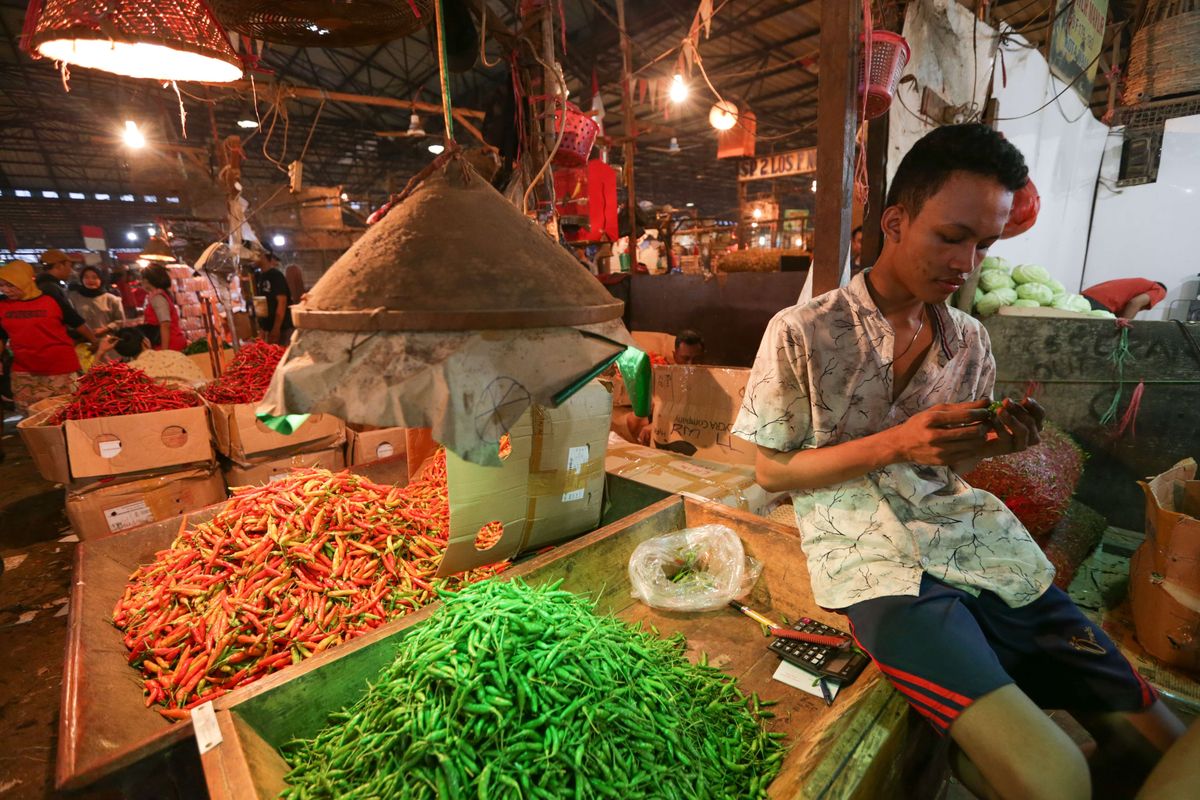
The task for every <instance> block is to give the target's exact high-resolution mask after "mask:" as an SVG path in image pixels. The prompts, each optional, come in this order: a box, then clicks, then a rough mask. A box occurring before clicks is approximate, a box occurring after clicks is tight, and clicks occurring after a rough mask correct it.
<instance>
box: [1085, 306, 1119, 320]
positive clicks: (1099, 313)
mask: <svg viewBox="0 0 1200 800" xmlns="http://www.w3.org/2000/svg"><path fill="white" fill-rule="evenodd" d="M1087 313H1088V316H1090V317H1101V318H1102V319H1116V318H1117V315H1116V314H1114V313H1113V312H1111V311H1109V310H1108V309H1107V308H1093V309H1092V310H1091V311H1089V312H1087Z"/></svg>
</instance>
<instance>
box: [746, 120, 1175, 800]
mask: <svg viewBox="0 0 1200 800" xmlns="http://www.w3.org/2000/svg"><path fill="white" fill-rule="evenodd" d="M1027 179H1028V170H1027V168H1026V166H1025V162H1024V159H1023V158H1022V156H1021V154H1020V152H1019V151H1018V150H1017V149H1016V148H1015V147H1013V146H1012V145H1010V144H1008V143H1007V142H1005V141H1004V139H1003V138H1002V137H1001V136H1000V135H999V134H997V133H996V132H994V131H992V130H991V129H990V128H988V127H987V126H984V125H958V126H950V127H945V128H940V129H938V130H935V131H934V132H932V133H930V134H929V135H927V136H926V137H925V138H923V139H922V140H921V141H920V142H918V143H917V144H916V145H915V146H914V147H913V149H912V151H911V152H910V153H909V154H908V155H907V156H906V157H905V158H904V160H903V162H902V163H901V165H900V167H899V169H898V170H897V172H896V176H895V178H894V179H893V182H892V186H891V188H890V191H889V194H888V198H887V208H886V209H885V210H884V212H883V216H882V221H881V225H882V228H883V233H884V246H883V252H882V253H881V254H880V256H879V259H878V261H876V263H875V267H874V268H873V269H871V270H868V271H867V272H864V273H861V274H859V275H856V276H855V277H854V278H853V279H852V280H851V282H850V284H849V285H848V286H846V287H844V288H842V289H839V290H837V291H833V292H829V293H827V294H824V295H822V296H820V297H817V298H815V299H814V300H812V301H811V302H809V303H807V304H804V305H799V306H794V307H792V308H788V309H785V310H783V311H781V312H780V313H779V314H777V315H776V316H775V318H774V319H773V320H772V321H771V323H770V325H769V326H768V328H767V331H766V334H765V336H764V337H763V341H762V345H761V347H760V348H759V352H758V357H757V359H756V360H755V363H754V369H753V371H752V372H751V375H750V379H749V382H748V384H747V387H746V396H745V400H744V402H743V405H742V410H741V413H740V415H739V417H738V420H737V424H736V425H735V427H734V433H735V434H736V435H738V436H741V437H742V438H744V439H747V440H749V441H751V442H754V443H755V444H757V445H758V446H759V454H758V459H757V474H758V482H759V483H760V484H762V485H763V486H764V487H765V488H767V489H768V490H770V491H788V490H790V491H791V492H792V493H793V495H792V496H793V501H794V503H795V509H796V519H797V524H798V525H799V528H800V532H801V539H802V547H803V550H804V554H805V557H806V558H807V561H808V567H809V573H810V576H811V581H812V587H813V594H814V597H815V598H816V600H817V602H818V603H820V604H821V605H822V606H824V607H826V608H832V609H838V610H840V611H842V612H843V613H844V614H846V616H847V617H849V619H850V623H851V627H852V629H853V631H854V633H855V637H856V638H857V640H858V642H859V644H860V645H861V646H862V647H863V649H864V650H866V651H867V652H868V653H869V654H870V655H871V657H872V659H873V660H874V661H875V663H876V664H877V665H878V666H879V668H880V669H881V670H882V671H883V673H884V675H885V676H886V677H887V678H888V679H889V680H890V681H891V682H892V684H893V685H894V686H895V687H896V688H897V689H898V690H899V691H900V692H902V693H903V694H904V695H905V697H906V698H907V699H908V700H909V702H910V704H911V705H912V707H913V708H914V709H916V710H917V711H918V712H919V713H921V714H922V715H923V716H925V717H926V718H927V719H928V720H929V721H930V723H931V724H932V725H933V726H934V728H935V729H936V730H938V732H939V733H948V734H949V735H950V736H951V738H952V739H953V740H954V742H955V743H956V744H957V745H958V747H959V748H960V750H961V753H963V754H965V756H966V759H962V758H960V759H959V760H960V762H961V763H960V765H959V766H960V774H961V775H962V777H963V779H964V781H965V782H967V783H968V784H969V785H971V786H972V787H973V788H975V789H976V790H977V791H978V792H979V793H981V794H983V795H985V796H998V797H1014V798H1017V797H1019V798H1034V797H1048V798H1051V797H1052V798H1075V797H1079V798H1086V797H1090V780H1091V778H1090V777H1089V773H1088V765H1087V763H1086V762H1085V760H1084V757H1083V755H1082V753H1081V752H1080V750H1079V749H1078V748H1077V747H1076V746H1075V745H1074V744H1073V743H1072V742H1071V740H1070V739H1069V738H1068V737H1067V735H1066V734H1065V733H1063V732H1062V730H1061V729H1060V728H1058V726H1057V725H1055V724H1054V723H1053V722H1052V721H1051V720H1050V719H1049V718H1048V717H1047V716H1046V715H1045V714H1044V713H1043V712H1042V711H1041V709H1040V708H1039V706H1040V707H1042V708H1066V709H1068V710H1071V711H1072V712H1074V713H1075V715H1076V717H1077V718H1079V720H1080V721H1081V722H1082V723H1083V724H1084V725H1085V726H1087V727H1088V728H1089V730H1090V731H1092V733H1093V735H1094V736H1095V737H1096V739H1097V742H1098V743H1099V745H1100V748H1101V752H1100V754H1099V756H1098V757H1097V758H1096V759H1095V762H1096V765H1103V766H1106V767H1108V768H1111V769H1112V770H1113V771H1114V773H1115V774H1117V775H1119V776H1120V777H1121V778H1122V779H1125V780H1131V781H1132V782H1133V785H1134V786H1136V785H1137V781H1140V779H1141V778H1142V777H1144V775H1145V774H1146V772H1147V771H1148V770H1149V768H1150V767H1151V766H1152V765H1153V763H1154V762H1155V760H1156V759H1157V756H1158V754H1159V753H1160V752H1161V751H1162V750H1164V749H1166V747H1167V746H1169V744H1170V743H1171V742H1172V741H1173V740H1174V739H1175V738H1176V737H1177V736H1178V735H1179V734H1180V732H1181V726H1180V724H1179V722H1178V720H1176V719H1175V718H1174V717H1173V716H1172V715H1171V714H1170V712H1169V711H1167V710H1166V709H1165V707H1164V706H1163V704H1162V703H1161V701H1159V700H1158V699H1157V697H1156V696H1155V693H1154V691H1153V690H1152V689H1151V688H1150V687H1149V686H1148V685H1147V684H1146V683H1145V682H1144V681H1143V680H1142V679H1141V678H1140V677H1139V676H1138V675H1137V673H1136V671H1134V669H1133V668H1132V667H1131V666H1130V664H1129V662H1128V661H1126V660H1125V658H1124V657H1123V656H1122V655H1121V654H1120V652H1119V651H1118V649H1117V647H1116V645H1114V644H1113V642H1112V641H1111V640H1110V639H1109V638H1108V637H1107V636H1106V635H1105V633H1104V631H1103V630H1101V629H1100V628H1099V627H1098V626H1097V625H1095V624H1093V623H1092V622H1090V621H1089V620H1088V619H1087V618H1086V617H1085V616H1084V615H1083V614H1082V613H1081V612H1080V611H1079V609H1078V608H1076V607H1075V605H1074V604H1073V603H1072V602H1071V600H1070V599H1069V598H1068V597H1067V596H1066V594H1065V593H1064V592H1062V591H1061V590H1059V589H1057V588H1056V587H1054V586H1053V579H1054V568H1053V567H1052V566H1051V565H1050V563H1049V561H1048V560H1047V559H1046V557H1045V555H1043V553H1042V551H1041V549H1040V548H1039V547H1038V545H1037V544H1036V543H1035V542H1034V541H1033V539H1032V538H1030V536H1029V533H1028V532H1027V531H1026V530H1025V528H1024V527H1023V526H1022V525H1021V523H1020V522H1018V521H1017V519H1016V517H1014V516H1013V515H1012V513H1011V512H1009V511H1008V509H1007V508H1006V507H1005V506H1004V505H1003V503H1001V502H1000V501H999V500H998V499H997V498H996V497H994V496H993V495H991V494H988V493H987V492H983V491H979V490H977V489H973V488H971V487H970V486H969V485H967V484H966V482H964V481H963V480H962V478H960V477H959V475H960V474H962V473H965V472H967V471H969V470H970V468H971V467H972V466H973V465H974V464H975V463H976V462H977V461H978V460H979V459H980V458H986V457H989V456H997V455H1002V454H1005V453H1013V452H1017V451H1020V450H1023V449H1025V448H1026V447H1029V446H1031V445H1034V444H1037V442H1038V431H1039V429H1040V428H1041V425H1042V420H1043V413H1042V410H1041V408H1040V407H1039V406H1038V404H1037V403H1036V402H1035V401H1033V400H1030V399H1026V400H1023V401H1021V402H1014V401H1012V400H1006V401H1004V405H1003V406H1002V407H1001V408H1000V409H999V410H998V411H996V412H994V413H993V412H992V411H990V410H989V405H990V403H991V398H990V395H991V392H992V389H993V385H994V382H995V371H996V370H995V361H994V359H993V358H992V354H991V347H990V342H989V339H988V335H987V331H986V330H985V329H984V327H983V326H982V325H980V324H979V322H978V321H976V320H975V319H973V318H972V317H970V316H968V315H966V314H963V313H962V312H959V311H957V310H956V309H952V308H950V307H949V306H947V305H946V302H945V301H946V299H947V298H948V297H949V296H950V295H951V294H952V293H953V292H954V291H955V290H956V289H958V288H959V287H960V286H961V285H962V284H963V282H964V281H965V280H966V278H967V277H968V276H969V275H970V274H971V272H972V271H973V270H974V269H975V268H976V267H977V266H978V265H979V262H980V261H981V260H982V259H983V257H984V256H985V255H986V253H987V250H988V247H990V246H991V245H992V244H993V243H994V242H995V241H996V239H997V238H999V235H1000V232H1001V231H1002V229H1003V228H1004V224H1005V222H1006V221H1007V219H1008V214H1009V210H1010V208H1011V206H1012V197H1013V192H1014V191H1015V190H1017V189H1019V188H1021V187H1022V186H1023V185H1024V184H1025V182H1026V181H1027ZM1097 780H1101V778H1097ZM1103 780H1105V783H1104V784H1098V785H1105V786H1115V785H1116V784H1114V783H1111V782H1110V778H1108V777H1105V778H1103Z"/></svg>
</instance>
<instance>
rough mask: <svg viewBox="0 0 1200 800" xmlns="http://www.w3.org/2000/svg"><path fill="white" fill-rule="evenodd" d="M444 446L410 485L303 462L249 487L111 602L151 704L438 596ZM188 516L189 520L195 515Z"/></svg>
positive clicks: (235, 681)
mask: <svg viewBox="0 0 1200 800" xmlns="http://www.w3.org/2000/svg"><path fill="white" fill-rule="evenodd" d="M449 514H450V511H449V502H448V499H447V492H446V461H445V453H444V451H443V452H441V453H439V455H438V456H436V457H435V458H434V459H433V460H432V461H431V463H430V464H429V466H428V467H427V469H426V470H425V472H424V473H423V474H422V476H421V478H420V479H418V480H416V481H414V482H413V483H410V484H409V485H408V486H407V487H405V488H403V489H398V488H396V487H393V486H381V485H378V484H374V483H372V482H370V481H368V480H366V479H364V478H362V477H360V476H357V475H352V474H349V473H346V472H342V473H337V474H335V473H332V472H329V471H327V470H303V471H297V472H293V473H291V474H290V475H289V476H288V477H287V478H286V479H284V480H280V481H275V482H272V483H269V484H267V485H265V486H257V487H249V488H243V489H239V490H237V491H236V492H235V493H234V496H233V498H232V499H231V500H230V501H229V502H228V504H227V505H226V506H225V507H224V508H223V509H222V510H221V511H220V512H219V513H218V514H217V515H216V516H215V517H213V518H212V519H211V520H209V521H208V522H203V523H201V524H199V525H196V526H195V527H193V528H190V529H186V528H185V529H183V530H181V531H180V533H179V536H178V537H177V538H176V539H175V541H174V542H173V543H172V544H171V547H170V548H169V549H167V550H163V551H160V552H159V553H157V554H156V556H155V559H154V561H153V562H152V563H150V564H147V565H144V566H142V567H140V568H138V570H137V571H136V572H134V573H133V575H132V576H131V577H130V579H129V585H128V586H127V587H126V589H125V592H124V594H123V596H122V597H121V600H120V601H119V602H118V603H117V605H116V608H115V609H114V610H113V624H114V625H116V627H117V628H118V629H119V630H121V631H123V632H124V634H125V637H124V642H125V646H126V647H127V648H129V656H128V659H129V663H130V664H131V665H133V666H134V667H135V668H137V669H138V670H140V671H141V673H142V676H143V689H144V690H145V694H146V705H147V706H151V705H157V706H158V708H157V709H156V710H157V711H158V712H159V713H160V714H162V715H163V716H164V717H166V718H168V719H181V718H184V717H186V716H187V715H188V709H191V708H192V707H193V706H195V705H197V704H199V703H201V702H204V701H206V700H211V699H213V698H215V697H219V696H221V695H222V694H224V693H225V692H227V691H230V690H231V689H234V688H236V687H238V686H243V685H245V684H247V683H250V682H252V681H254V680H257V679H258V678H261V677H262V676H264V675H267V674H269V673H271V672H274V671H275V670H277V669H280V668H282V667H285V666H288V665H289V664H295V663H298V662H300V661H302V660H303V659H305V658H308V657H309V656H311V655H313V654H314V653H319V652H321V651H322V650H325V649H326V648H328V647H333V646H336V645H338V644H341V643H343V642H346V641H349V640H351V639H354V638H355V637H357V636H361V635H362V634H364V633H366V632H367V631H369V630H372V629H373V628H376V627H378V626H379V625H382V624H383V623H384V622H387V621H388V620H391V619H395V618H397V617H400V616H403V615H404V614H407V613H408V612H410V611H413V610H415V609H418V608H421V607H422V606H424V605H426V604H428V603H429V602H431V601H433V600H434V599H436V588H437V587H438V586H439V585H440V586H445V587H455V586H461V585H464V584H466V583H469V582H471V581H477V580H481V579H483V578H487V577H490V576H491V575H493V574H495V573H496V572H497V571H499V570H500V569H503V566H497V567H485V568H482V569H476V570H471V571H470V572H467V573H464V574H462V575H459V576H455V577H452V578H449V579H447V580H445V581H444V582H440V583H439V582H435V579H434V575H435V574H436V573H437V571H438V568H439V566H440V565H441V561H442V557H443V555H444V554H445V551H446V543H447V538H448V536H449ZM185 524H186V523H185Z"/></svg>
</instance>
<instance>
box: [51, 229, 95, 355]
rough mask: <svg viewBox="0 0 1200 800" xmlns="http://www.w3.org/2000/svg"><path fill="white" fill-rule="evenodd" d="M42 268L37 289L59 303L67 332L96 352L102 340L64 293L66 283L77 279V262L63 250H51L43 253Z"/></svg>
mask: <svg viewBox="0 0 1200 800" xmlns="http://www.w3.org/2000/svg"><path fill="white" fill-rule="evenodd" d="M41 267H42V268H41V271H39V272H38V274H37V278H36V279H35V282H36V283H37V288H38V289H39V290H40V291H41V293H42V294H44V295H46V296H47V297H49V298H50V299H52V300H54V302H56V303H58V306H59V308H60V309H62V314H63V325H65V326H66V327H67V330H68V331H69V332H70V333H71V334H73V335H75V336H77V337H79V339H81V340H82V341H85V342H87V343H88V344H90V345H91V346H92V350H95V349H96V348H97V347H99V345H100V340H99V339H97V338H96V334H95V333H93V332H92V329H91V328H89V327H88V326H87V323H86V322H85V321H84V319H83V317H82V316H81V315H80V314H79V312H78V311H76V310H75V306H73V305H71V301H70V300H69V299H68V298H67V293H66V292H65V291H64V285H65V284H66V282H67V281H69V280H71V279H72V278H73V277H75V262H73V261H72V260H71V257H70V256H68V255H67V254H66V253H64V252H63V251H62V250H55V249H51V250H47V251H46V252H44V253H42V258H41Z"/></svg>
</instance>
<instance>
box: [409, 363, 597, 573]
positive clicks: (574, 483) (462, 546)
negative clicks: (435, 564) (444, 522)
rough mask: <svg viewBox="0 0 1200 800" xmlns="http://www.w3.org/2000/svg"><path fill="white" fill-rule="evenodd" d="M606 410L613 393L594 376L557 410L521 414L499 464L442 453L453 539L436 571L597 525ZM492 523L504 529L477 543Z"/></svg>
mask: <svg viewBox="0 0 1200 800" xmlns="http://www.w3.org/2000/svg"><path fill="white" fill-rule="evenodd" d="M611 416H612V395H611V394H610V392H609V390H608V389H607V388H605V387H604V386H603V385H602V384H601V383H600V382H599V381H592V382H591V383H589V384H588V385H587V386H585V387H584V388H583V389H581V390H580V391H579V392H578V393H576V394H575V395H574V396H573V397H572V398H571V399H570V400H568V401H567V402H566V403H563V404H562V405H561V406H559V407H558V408H542V407H537V406H535V407H534V408H532V409H530V410H529V411H527V412H525V414H524V415H523V416H522V417H521V419H520V420H519V421H518V422H517V424H516V425H514V426H513V427H512V428H511V429H510V430H509V432H508V437H509V439H508V441H509V443H510V444H511V448H512V449H511V453H510V454H509V455H508V457H507V458H506V459H505V460H504V462H503V464H502V465H501V466H499V467H481V466H478V465H476V464H470V463H468V462H466V461H463V460H462V459H460V458H458V457H457V456H455V455H454V454H453V453H447V455H446V473H447V479H448V482H449V493H450V543H449V546H448V548H447V551H446V555H445V557H444V558H443V560H442V567H441V571H440V573H439V574H442V575H452V574H454V573H457V572H461V571H463V570H465V569H471V568H473V567H477V566H482V565H484V564H492V563H495V562H497V561H502V560H504V559H506V558H511V557H513V556H515V555H518V554H519V553H523V552H527V551H531V550H538V549H540V548H542V547H546V546H548V545H551V544H556V543H559V542H562V541H565V540H567V539H570V538H573V537H575V536H577V535H580V534H583V533H586V532H587V531H590V530H592V529H593V528H595V527H596V525H597V524H598V523H599V521H600V515H601V512H602V511H603V505H604V504H603V501H604V458H605V454H606V452H607V448H608V427H609V422H610V419H611ZM410 455H412V453H411V451H410ZM492 522H500V523H502V524H503V526H504V533H503V535H502V536H501V537H500V538H499V539H498V540H497V541H496V542H495V543H494V544H493V545H492V546H491V547H489V548H487V549H485V550H480V549H477V548H476V534H477V533H478V532H479V530H480V529H481V528H483V527H484V526H486V525H488V524H489V523H492Z"/></svg>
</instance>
